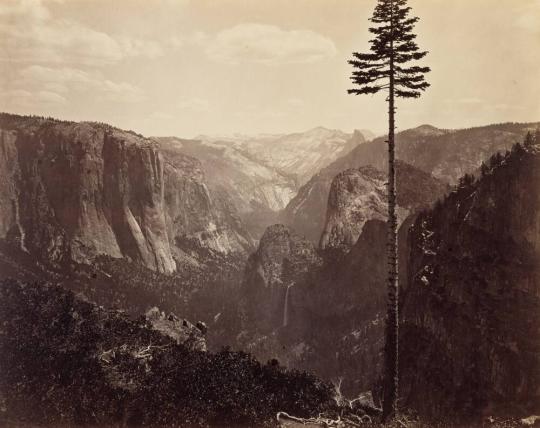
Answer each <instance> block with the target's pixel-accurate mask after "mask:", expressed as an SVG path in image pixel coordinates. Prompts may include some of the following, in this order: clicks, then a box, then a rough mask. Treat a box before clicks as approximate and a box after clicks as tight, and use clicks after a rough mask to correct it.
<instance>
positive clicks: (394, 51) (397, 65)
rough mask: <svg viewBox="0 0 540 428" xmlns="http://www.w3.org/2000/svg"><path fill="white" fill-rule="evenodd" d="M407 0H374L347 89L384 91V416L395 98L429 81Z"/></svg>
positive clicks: (390, 330)
mask: <svg viewBox="0 0 540 428" xmlns="http://www.w3.org/2000/svg"><path fill="white" fill-rule="evenodd" d="M410 11H411V8H410V7H408V6H407V0H378V2H377V6H376V7H375V11H374V12H373V16H372V17H371V19H370V21H371V22H372V23H373V24H375V25H374V26H373V27H371V28H370V29H369V31H370V32H371V33H372V34H374V36H375V37H374V38H373V40H370V44H371V47H370V52H369V53H356V52H354V53H353V56H354V58H353V59H352V60H350V61H349V64H351V65H352V66H353V73H352V76H351V80H352V81H353V83H354V84H355V88H354V89H350V90H349V91H348V93H349V94H355V95H359V94H376V93H377V92H380V91H387V92H388V98H387V102H388V141H387V142H388V311H387V317H386V333H385V334H386V337H385V364H384V397H383V417H384V418H385V419H389V418H391V417H393V416H394V415H395V414H396V412H397V398H398V381H399V373H398V355H399V353H398V338H399V336H398V332H399V313H398V309H399V308H398V303H399V288H398V287H399V286H398V259H397V257H398V254H397V248H398V244H397V216H396V192H397V189H396V170H395V135H394V134H395V114H396V107H395V98H396V97H398V98H418V97H419V96H420V94H421V92H422V91H424V90H425V89H426V88H427V87H428V86H429V83H427V82H426V81H425V79H424V74H425V73H427V72H429V71H430V69H429V67H420V66H418V65H412V64H413V63H414V62H415V61H418V60H420V59H422V58H423V57H424V56H425V55H426V53H427V52H424V51H420V50H419V48H418V46H417V44H416V42H415V39H416V35H415V34H414V33H413V32H412V31H413V28H414V25H415V24H416V22H417V21H418V18H416V17H410V16H409V13H410Z"/></svg>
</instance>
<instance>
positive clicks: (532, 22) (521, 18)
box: [514, 1, 540, 34]
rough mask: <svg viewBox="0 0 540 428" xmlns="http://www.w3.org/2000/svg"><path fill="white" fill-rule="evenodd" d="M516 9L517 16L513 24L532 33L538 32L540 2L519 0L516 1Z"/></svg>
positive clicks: (539, 29) (539, 26) (539, 27)
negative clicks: (521, 0)
mask: <svg viewBox="0 0 540 428" xmlns="http://www.w3.org/2000/svg"><path fill="white" fill-rule="evenodd" d="M516 10H517V18H516V19H515V21H514V26H515V27H517V28H519V29H522V30H525V31H528V32H531V33H533V34H536V33H539V34H540V2H539V1H533V2H530V3H528V2H520V3H517V6H516Z"/></svg>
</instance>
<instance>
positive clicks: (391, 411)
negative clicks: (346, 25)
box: [383, 43, 399, 420]
mask: <svg viewBox="0 0 540 428" xmlns="http://www.w3.org/2000/svg"><path fill="white" fill-rule="evenodd" d="M390 48H391V49H393V46H392V43H391V47H390ZM394 115H395V106H394V61H393V56H391V58H390V85H389V97H388V244H387V248H388V302H387V304H388V307H387V315H386V332H385V334H386V338H385V339H386V340H385V352H384V356H385V359H384V360H385V361H384V362H385V364H384V397H383V398H384V400H383V418H384V419H385V420H388V419H391V418H392V417H393V416H395V415H396V413H397V398H398V381H399V373H398V328H399V314H398V298H399V295H398V293H399V288H398V253H397V216H396V191H397V189H396V167H395V139H394V137H395V135H394V133H395V132H394V131H395V122H394Z"/></svg>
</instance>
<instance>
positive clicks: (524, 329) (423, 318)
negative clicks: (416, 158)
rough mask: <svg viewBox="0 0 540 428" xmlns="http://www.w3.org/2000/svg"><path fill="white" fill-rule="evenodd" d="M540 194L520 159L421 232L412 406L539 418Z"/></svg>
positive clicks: (409, 336) (533, 164)
mask: <svg viewBox="0 0 540 428" xmlns="http://www.w3.org/2000/svg"><path fill="white" fill-rule="evenodd" d="M539 190H540V155H538V154H533V153H524V152H522V151H517V152H515V153H512V155H510V156H507V157H506V158H505V160H504V161H503V162H502V164H501V165H500V166H498V167H496V168H494V169H493V170H492V171H490V172H489V173H488V174H487V175H485V176H484V177H482V179H481V180H480V181H479V182H477V183H474V184H472V185H470V186H463V187H462V188H460V189H458V190H457V191H455V192H453V193H452V194H450V195H449V197H448V198H447V199H446V200H445V201H444V203H443V204H442V205H441V206H439V207H437V208H435V209H434V210H432V211H430V212H429V213H427V214H426V215H422V216H420V217H419V218H418V219H417V220H416V222H415V224H414V227H413V228H412V229H411V233H410V235H409V242H410V250H409V271H408V286H407V288H406V290H405V294H404V314H403V317H404V319H403V328H402V332H403V335H402V338H401V339H402V354H401V355H402V361H401V363H402V364H403V367H402V369H401V373H402V384H403V385H402V396H403V397H406V398H407V400H408V401H409V404H411V405H413V406H414V407H416V408H417V409H419V410H421V411H422V412H424V413H431V414H435V415H436V414H444V413H446V414H448V413H454V412H457V413H460V414H468V413H469V414H475V413H478V412H482V411H483V412H489V414H490V415H491V414H496V413H497V412H498V411H503V410H504V409H507V410H508V409H513V410H515V411H517V412H522V413H523V414H527V412H528V411H538V403H540V390H538V385H539V383H540V192H539ZM418 372H421V373H422V375H421V376H418Z"/></svg>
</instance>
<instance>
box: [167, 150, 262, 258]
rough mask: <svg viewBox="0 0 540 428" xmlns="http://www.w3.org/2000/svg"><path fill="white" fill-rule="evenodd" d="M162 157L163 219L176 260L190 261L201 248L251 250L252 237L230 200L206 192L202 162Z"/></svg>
mask: <svg viewBox="0 0 540 428" xmlns="http://www.w3.org/2000/svg"><path fill="white" fill-rule="evenodd" d="M163 157H164V159H165V168H164V179H165V219H166V224H167V230H168V233H169V241H170V243H171V249H172V251H173V254H174V255H175V257H176V258H178V259H181V258H185V257H186V256H187V257H188V258H189V257H190V256H191V255H193V256H196V255H197V253H200V251H201V250H204V249H205V250H208V251H210V252H217V253H220V254H224V255H228V254H231V253H242V254H246V253H247V252H248V251H249V250H251V248H252V242H253V240H252V238H251V236H250V235H249V233H247V232H246V231H245V229H244V227H243V225H242V222H241V220H240V219H239V217H238V215H237V213H236V210H235V209H234V207H233V206H232V204H231V203H230V201H228V200H227V199H226V198H225V197H223V195H220V194H219V193H217V192H212V191H211V190H209V188H208V186H207V185H206V181H205V178H204V174H203V172H202V168H201V163H200V162H199V161H198V160H197V159H194V158H192V157H190V156H186V155H183V154H181V153H178V152H171V151H169V150H164V151H163Z"/></svg>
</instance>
